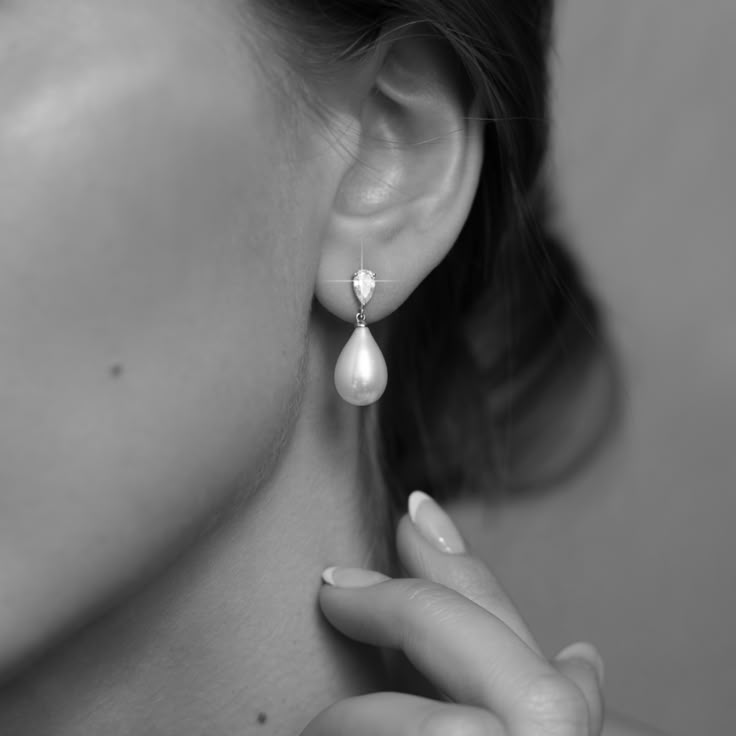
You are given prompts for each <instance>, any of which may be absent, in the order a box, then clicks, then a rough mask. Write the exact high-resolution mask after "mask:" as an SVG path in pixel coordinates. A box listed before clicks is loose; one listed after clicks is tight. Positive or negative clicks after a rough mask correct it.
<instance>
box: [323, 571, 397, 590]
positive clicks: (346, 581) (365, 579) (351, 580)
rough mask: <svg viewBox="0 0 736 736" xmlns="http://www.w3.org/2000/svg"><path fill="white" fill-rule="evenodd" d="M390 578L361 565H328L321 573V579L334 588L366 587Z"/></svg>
mask: <svg viewBox="0 0 736 736" xmlns="http://www.w3.org/2000/svg"><path fill="white" fill-rule="evenodd" d="M390 579H391V578H389V577H388V575H384V574H383V573H381V572H377V571H376V570H364V569H363V568H362V567H328V568H327V569H326V570H325V571H324V572H323V573H322V580H324V581H325V582H326V583H329V584H330V585H334V586H335V587H336V588H366V587H367V586H369V585H375V584H376V583H382V582H383V581H384V580H390Z"/></svg>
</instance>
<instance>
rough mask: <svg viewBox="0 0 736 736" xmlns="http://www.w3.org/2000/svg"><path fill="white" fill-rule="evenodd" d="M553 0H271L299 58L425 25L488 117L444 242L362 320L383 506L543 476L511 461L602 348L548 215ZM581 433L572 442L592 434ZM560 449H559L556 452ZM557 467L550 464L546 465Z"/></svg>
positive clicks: (370, 434) (331, 53) (370, 433)
mask: <svg viewBox="0 0 736 736" xmlns="http://www.w3.org/2000/svg"><path fill="white" fill-rule="evenodd" d="M552 6H553V3H552V1H551V0H514V1H513V2H507V1H505V0H269V2H268V10H269V13H270V14H271V15H274V14H275V15H276V16H277V17H278V18H279V19H281V21H285V22H286V23H285V25H286V27H287V28H289V27H291V28H293V29H295V30H297V35H298V39H297V42H298V44H299V46H298V50H297V55H298V58H299V60H300V61H299V63H301V64H309V63H310V62H314V63H313V64H312V68H318V67H319V63H320V60H321V63H323V64H324V63H325V62H326V61H327V60H329V61H332V62H333V63H334V62H339V61H340V60H347V59H352V58H355V57H357V56H359V55H360V54H361V53H363V52H365V51H366V50H367V49H370V48H371V44H372V43H373V41H374V40H375V39H376V38H377V37H378V35H379V33H380V31H381V29H382V28H384V27H386V26H387V25H388V24H396V23H401V24H411V23H417V24H421V27H422V32H426V29H427V28H428V27H429V28H431V29H433V31H434V32H435V33H436V34H437V36H438V37H439V38H442V39H444V40H445V41H446V42H447V44H448V45H449V46H450V47H451V48H452V49H453V50H454V52H455V54H456V55H457V57H458V59H459V61H460V63H461V64H462V65H463V67H464V69H465V71H466V72H467V77H468V81H469V83H470V85H471V87H472V90H473V92H474V94H475V96H476V98H477V101H478V102H479V103H480V109H481V114H482V115H483V117H484V118H486V119H487V124H486V128H485V144H486V154H485V162H484V166H483V172H482V178H481V182H480V186H479V189H478V192H477V195H476V199H475V202H474V205H473V207H472V210H471V213H470V215H469V217H468V220H467V222H466V225H465V227H464V229H463V231H462V233H461V235H460V237H459V239H458V241H457V243H456V244H455V245H454V247H453V248H452V250H451V251H450V253H449V254H448V256H447V257H446V258H445V259H444V261H443V262H442V263H441V264H440V265H439V266H438V267H437V268H436V269H435V270H434V271H433V272H432V273H431V274H430V275H429V277H428V278H427V279H426V280H425V281H424V282H423V283H422V285H421V286H420V287H419V288H418V289H417V290H416V291H415V293H414V294H413V295H412V296H411V297H410V298H409V300H408V301H407V302H406V303H405V304H404V305H402V307H401V308H400V309H399V310H397V312H396V313H395V314H393V315H392V316H391V318H390V319H389V320H386V324H385V325H384V324H378V325H376V326H375V328H376V332H377V334H378V336H379V341H380V342H381V343H382V345H383V346H384V351H385V353H386V357H387V362H388V366H389V376H390V380H389V386H388V389H387V391H386V393H385V394H384V397H383V398H382V399H381V401H380V402H379V403H378V405H377V407H375V408H374V409H372V410H371V411H370V412H368V414H367V421H368V428H367V429H366V431H367V437H366V438H367V439H369V440H372V442H373V443H374V444H373V447H374V450H375V453H374V455H375V458H377V462H378V465H379V467H380V471H381V474H382V476H383V479H384V480H385V481H386V485H387V487H388V490H389V493H390V496H391V503H390V506H391V510H390V511H389V512H388V513H389V514H390V515H391V516H392V517H394V518H395V516H396V514H398V513H403V511H404V509H405V502H406V497H407V495H408V494H409V493H410V492H411V490H413V489H414V488H422V489H423V490H425V491H427V492H429V493H430V494H432V495H434V496H435V497H437V498H438V499H440V500H447V499H448V498H450V497H456V496H458V495H460V494H463V493H473V492H478V490H479V488H480V487H481V486H488V487H493V488H494V492H501V491H509V490H510V489H514V490H516V491H518V489H520V488H529V487H538V486H539V485H540V478H539V477H538V476H534V474H532V476H529V475H527V476H526V477H522V476H520V475H519V473H518V467H519V465H521V464H524V465H527V464H528V463H529V461H530V459H531V453H529V452H528V449H529V448H530V447H531V448H535V452H536V451H539V450H540V448H543V447H544V446H545V444H546V438H548V437H549V436H550V433H549V432H548V431H546V429H545V428H549V427H550V426H553V427H554V426H557V427H559V426H560V423H561V420H560V416H561V415H560V414H559V413H558V410H560V407H554V411H552V410H551V409H550V407H551V406H552V404H551V401H554V399H555V398H556V397H560V396H564V397H565V404H566V405H567V406H570V405H571V398H572V397H573V394H574V392H575V389H576V388H578V387H579V384H580V383H581V382H582V376H584V375H585V374H586V372H587V371H588V369H589V368H590V366H592V365H594V364H595V362H596V361H595V360H594V358H595V357H596V356H599V355H601V354H604V355H605V354H606V353H607V351H606V343H605V341H604V339H603V337H602V325H601V318H600V313H599V310H598V309H597V307H596V304H595V302H594V300H593V299H592V298H591V296H590V294H589V292H588V291H587V290H586V287H585V285H584V283H583V280H582V279H581V276H580V273H579V271H578V269H577V267H576V266H575V264H574V262H573V261H572V259H571V258H570V257H569V256H568V254H567V252H566V251H565V249H564V248H563V246H562V245H561V242H560V240H559V239H558V238H557V237H555V236H554V235H552V234H551V233H550V232H549V227H548V222H547V220H548V216H549V206H550V202H549V197H548V196H547V194H546V189H545V186H544V181H543V179H544V167H543V163H544V157H545V152H546V149H547V143H548V134H549V119H548V99H547V97H548V88H549V80H548V63H547V62H548V54H549V47H550V39H551V19H552ZM297 20H298V23H297V22H296V21H297ZM307 70H308V68H307ZM609 388H610V386H609ZM609 395H610V396H611V397H612V396H613V392H609ZM611 406H613V403H612V402H607V404H606V407H608V409H610V408H611ZM545 407H546V409H545ZM550 415H553V417H552V418H553V420H554V421H553V424H550V421H549V419H550ZM604 415H605V416H610V412H609V411H604V412H603V413H602V416H604ZM606 424H607V422H605V421H604V422H602V423H601V427H603V426H604V425H606ZM599 428H600V427H599ZM587 435H588V437H587V439H586V441H585V442H584V445H585V446H584V447H578V452H577V453H576V457H582V456H584V455H585V454H586V452H585V450H586V449H589V448H590V447H593V446H594V445H596V444H597V442H596V440H597V439H598V438H599V437H600V436H601V433H599V432H595V431H589V432H587ZM542 464H544V463H542ZM573 464H574V463H572V462H571V461H570V458H569V456H568V457H566V459H565V462H564V463H563V465H564V468H569V467H571V466H572V465H573ZM559 475H560V472H557V469H554V470H553V471H549V472H548V473H547V476H549V477H548V478H547V480H550V479H554V478H556V477H558V476H559ZM373 509H374V514H375V503H374V505H373Z"/></svg>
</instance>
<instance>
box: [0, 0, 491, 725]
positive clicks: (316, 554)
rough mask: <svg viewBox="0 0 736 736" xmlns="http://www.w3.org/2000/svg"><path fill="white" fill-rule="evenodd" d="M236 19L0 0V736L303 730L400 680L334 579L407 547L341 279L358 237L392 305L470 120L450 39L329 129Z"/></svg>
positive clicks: (474, 142) (467, 185)
mask: <svg viewBox="0 0 736 736" xmlns="http://www.w3.org/2000/svg"><path fill="white" fill-rule="evenodd" d="M237 29H238V26H237V25H236V24H235V23H234V20H233V15H232V13H231V10H230V8H229V6H228V5H227V3H225V2H224V0H223V2H216V3H204V2H199V1H198V0H155V2H152V1H151V0H131V1H130V2H127V3H124V4H121V3H118V2H114V1H113V0H53V1H52V0H25V1H24V2H23V3H12V2H11V3H6V4H0V70H2V72H0V193H1V194H2V196H0V228H1V232H2V240H1V245H0V315H2V319H0V356H2V357H1V359H0V406H2V412H1V413H0V453H1V458H0V673H2V677H3V678H4V681H5V687H4V689H3V690H2V693H1V694H0V724H2V729H0V730H2V732H3V733H4V734H8V735H11V734H27V733H34V734H38V735H39V736H43V734H54V735H55V736H65V734H72V733H80V732H84V733H103V732H107V733H110V732H120V733H129V732H147V733H164V732H165V733H186V732H192V733H196V732H199V731H201V730H203V729H205V728H206V729H208V731H209V732H217V730H218V729H219V731H221V732H229V731H234V732H235V731H237V732H241V730H242V728H243V727H245V726H247V727H250V725H251V724H255V723H256V722H257V718H258V716H259V714H260V713H265V714H267V716H268V723H269V724H270V726H269V728H270V729H271V730H272V731H271V732H274V733H294V732H297V730H298V727H299V726H303V725H304V723H305V720H308V718H309V717H310V715H313V714H314V713H316V712H318V711H319V710H320V709H321V708H323V707H325V706H327V705H329V704H330V703H332V702H335V701H336V700H339V699H340V698H343V697H346V696H348V695H350V694H354V693H356V692H365V691H367V690H370V689H376V688H378V687H379V686H380V685H381V684H382V682H383V675H384V673H383V670H382V662H381V659H380V656H379V654H378V652H377V651H376V650H372V649H371V650H366V649H365V648H364V647H362V646H359V645H357V644H352V643H350V642H348V641H347V640H346V639H344V638H343V637H340V636H339V635H337V633H336V632H335V631H334V630H332V629H331V628H330V627H329V625H328V624H327V623H326V622H325V620H324V618H323V617H322V615H321V613H320V611H319V608H318V603H317V595H318V592H319V588H320V584H321V583H320V578H319V575H320V572H321V571H322V569H323V568H325V567H326V566H328V565H331V564H341V565H354V566H363V565H368V566H371V565H372V563H373V561H374V559H375V557H376V556H377V551H378V550H379V549H380V547H381V545H383V544H386V543H390V539H389V538H386V537H382V536H379V535H378V532H377V530H376V528H375V521H376V520H377V519H379V518H380V515H378V514H376V515H375V516H372V515H370V514H367V513H366V509H371V508H375V507H376V506H377V505H380V504H382V503H384V500H383V497H382V495H381V491H380V488H379V487H378V486H376V485H373V484H371V483H368V482H366V479H365V476H364V475H363V474H362V473H361V469H360V457H361V453H360V449H361V448H360V446H359V439H358V438H359V434H358V423H359V410H357V409H355V408H354V407H350V406H347V405H345V404H344V403H343V402H342V401H341V400H340V399H339V397H337V395H336V394H335V392H334V388H333V387H332V378H331V373H332V367H333V365H334V361H335V359H336V357H337V353H338V351H339V349H340V347H341V345H342V343H344V342H345V340H347V338H348V336H349V334H350V325H349V321H350V320H351V318H352V316H353V315H354V312H355V305H354V301H353V299H352V296H351V294H350V292H349V288H348V287H346V286H345V284H344V283H343V284H341V283H339V282H336V281H335V280H338V279H346V278H349V277H350V275H351V274H352V272H353V271H354V270H355V268H356V267H357V265H358V261H359V257H360V248H359V244H361V243H363V244H364V245H365V257H366V258H367V265H368V266H370V267H372V268H374V270H376V271H377V273H378V274H379V277H381V276H386V277H388V278H391V279H393V280H394V283H393V284H391V285H387V286H386V287H385V288H383V289H382V290H380V291H379V293H378V294H377V295H376V297H375V299H374V301H373V302H372V303H371V306H370V308H369V310H368V318H369V322H370V321H372V320H374V319H379V318H381V317H385V316H388V315H390V313H391V311H393V309H395V308H396V307H397V306H399V304H400V303H401V301H402V300H403V299H405V298H406V297H407V296H408V295H409V294H410V293H411V290H412V289H413V287H414V286H415V285H416V284H417V283H419V281H421V279H422V278H423V277H424V275H426V273H427V272H428V271H429V270H431V268H432V267H433V266H434V265H436V263H437V262H438V261H439V260H440V259H441V257H442V256H443V254H444V253H445V252H446V251H447V249H448V248H449V247H450V246H451V244H452V242H453V241H454V238H455V236H456V235H457V232H458V230H459V228H460V227H461V225H462V223H463V221H464V219H465V216H466V214H467V210H468V208H469V206H470V203H471V201H472V194H473V191H474V189H475V186H476V184H477V176H478V168H479V165H480V160H481V151H480V148H479V140H480V136H479V135H478V130H477V129H476V130H475V131H474V132H473V131H472V130H469V128H468V126H467V125H464V124H463V122H462V116H463V115H464V112H465V110H464V109H463V107H462V105H461V104H460V100H459V99H458V98H457V96H456V95H455V94H453V93H452V89H453V86H452V70H448V69H446V68H445V65H444V62H442V63H439V64H438V65H436V66H432V65H431V64H429V66H430V68H429V72H427V73H428V74H430V75H434V82H436V83H435V84H433V85H430V88H431V89H432V90H433V91H432V94H431V95H428V96H425V97H422V96H421V95H417V94H414V93H413V92H411V91H407V90H409V88H410V87H411V88H412V89H413V87H414V86H416V85H407V84H406V79H407V78H411V75H413V74H416V73H418V72H417V70H415V69H411V68H409V67H403V68H401V69H399V67H402V60H403V59H402V56H401V54H400V53H399V52H398V51H397V52H396V53H395V54H394V56H393V57H391V58H393V59H394V65H393V67H391V68H389V69H388V70H387V69H386V67H388V66H390V65H388V64H387V62H386V59H387V58H389V54H388V51H386V50H382V51H379V52H377V53H376V54H375V55H374V57H371V59H370V60H369V61H367V62H366V63H365V64H363V65H362V66H360V67H356V68H354V69H348V70H346V71H345V74H344V75H343V76H335V77H333V79H332V82H331V87H330V92H329V94H332V95H333V99H328V100H327V102H329V103H331V104H332V105H333V108H335V106H336V110H335V114H334V117H333V120H334V121H337V122H336V123H335V125H334V126H333V128H332V129H327V128H326V127H325V124H324V122H323V121H321V120H319V119H318V118H317V117H316V116H309V115H301V112H300V108H299V106H298V105H297V104H296V103H295V101H294V100H293V99H290V98H289V96H288V95H285V94H284V88H283V87H282V85H281V84H280V83H279V81H278V80H279V74H278V64H279V63H280V62H279V60H278V59H277V58H276V57H275V56H268V55H266V54H265V53H264V52H263V51H262V50H261V49H258V48H257V47H256V46H253V45H249V44H248V43H244V42H243V38H242V34H241V33H240V32H239V31H238V30H237ZM417 50H418V51H419V52H420V53H414V52H416V51H417ZM422 51H423V49H421V48H420V49H417V48H416V47H415V48H413V49H412V53H411V54H409V55H408V56H409V57H410V58H411V59H419V60H420V61H421V60H422V59H424V58H426V59H430V60H431V59H432V58H434V57H433V56H432V54H431V53H430V51H427V54H426V55H425V56H423V55H422V53H421V52H422ZM404 56H405V57H406V54H405V55H404ZM397 70H398V71H397ZM422 73H424V71H422ZM381 75H383V76H381ZM379 77H380V79H382V80H383V81H382V89H383V94H382V95H371V91H372V90H374V89H375V88H376V87H377V85H378V83H377V79H378V78H379ZM326 94H328V93H326ZM329 94H328V96H329ZM392 97H393V101H391V98H392ZM366 100H369V103H366ZM387 100H389V101H391V104H388V103H386V101H387ZM397 100H399V103H398V104H397V102H396V101H397ZM337 123H339V125H338V124H337ZM346 130H350V131H351V133H350V135H345V131H346ZM448 131H455V133H454V134H452V135H448V134H447V132H448ZM457 131H460V133H458V132H457ZM336 132H342V138H341V139H340V144H339V145H335V143H334V141H335V138H334V136H333V137H331V135H329V134H332V133H336ZM377 133H381V134H382V135H384V136H385V137H388V138H391V139H392V140H396V141H398V142H399V143H401V142H402V141H409V142H412V141H413V142H414V143H416V141H418V140H435V141H436V142H435V144H434V145H432V147H431V148H429V149H428V148H422V147H419V146H413V147H412V146H405V147H402V146H399V147H397V148H393V147H391V146H388V147H387V146H386V145H385V144H383V145H378V144H377V143H376V142H377V141H378V140H379V136H377ZM438 136H440V138H439V140H438V139H437V137H438ZM443 136H444V137H443ZM353 154H354V155H353ZM357 158H359V159H360V161H361V162H363V163H361V164H360V165H358V164H356V160H357ZM365 163H367V164H368V166H364V165H363V164H365ZM376 171H378V172H379V175H377V174H376ZM366 172H367V173H366ZM387 182H388V184H387ZM430 187H431V188H430ZM315 295H316V297H317V299H318V300H319V304H321V305H323V306H322V307H315V306H314V298H315ZM356 658H359V662H360V666H359V667H356V666H355V662H356ZM305 672H309V677H305V676H304V673H305Z"/></svg>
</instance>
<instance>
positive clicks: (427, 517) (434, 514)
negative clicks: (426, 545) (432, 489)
mask: <svg viewBox="0 0 736 736" xmlns="http://www.w3.org/2000/svg"><path fill="white" fill-rule="evenodd" d="M409 518H410V519H411V520H412V521H413V522H414V524H415V525H416V527H417V529H419V531H420V532H421V533H422V535H423V536H424V537H426V539H427V540H428V541H430V542H431V543H432V544H433V545H434V546H435V547H437V549H439V550H441V551H442V552H449V553H450V554H463V553H464V552H465V542H463V538H462V537H461V536H460V532H459V531H458V530H457V527H456V526H455V524H453V522H452V519H450V517H449V516H448V515H447V514H446V513H445V512H444V511H443V510H442V509H441V508H440V507H439V506H438V505H437V503H436V502H435V501H434V500H433V499H432V498H431V497H430V496H428V495H427V494H426V493H424V492H422V491H414V492H413V493H412V494H411V495H410V496H409Z"/></svg>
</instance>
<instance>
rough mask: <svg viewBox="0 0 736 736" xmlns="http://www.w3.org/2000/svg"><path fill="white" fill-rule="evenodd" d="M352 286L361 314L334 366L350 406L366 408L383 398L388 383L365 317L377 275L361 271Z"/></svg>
mask: <svg viewBox="0 0 736 736" xmlns="http://www.w3.org/2000/svg"><path fill="white" fill-rule="evenodd" d="M351 283H352V288H353V293H354V294H355V298H356V299H357V300H358V303H359V304H360V311H359V312H358V313H357V314H356V315H355V329H354V330H353V334H352V336H351V338H350V339H349V340H348V341H347V343H346V345H345V347H344V348H343V349H342V352H341V353H340V357H339V358H338V359H337V363H336V364H335V388H336V389H337V392H338V393H339V394H340V396H341V397H342V398H343V399H344V400H345V401H347V402H348V403H349V404H353V405H355V406H367V405H368V404H373V403H374V402H376V401H378V399H380V398H381V396H382V394H383V392H384V391H385V390H386V384H387V383H388V369H387V367H386V360H385V359H384V357H383V353H382V352H381V349H380V348H379V347H378V343H376V341H375V340H374V339H373V335H371V331H370V330H369V329H368V325H367V324H366V317H365V308H366V305H367V304H368V302H370V300H371V299H372V298H373V294H374V292H375V290H376V274H375V273H373V271H368V270H367V269H365V268H361V269H359V270H358V271H356V272H355V273H354V274H353V278H352V281H351Z"/></svg>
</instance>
